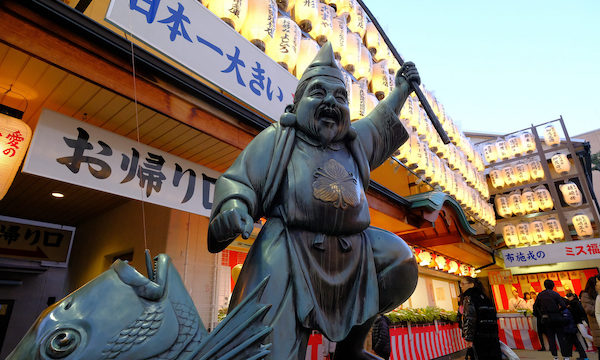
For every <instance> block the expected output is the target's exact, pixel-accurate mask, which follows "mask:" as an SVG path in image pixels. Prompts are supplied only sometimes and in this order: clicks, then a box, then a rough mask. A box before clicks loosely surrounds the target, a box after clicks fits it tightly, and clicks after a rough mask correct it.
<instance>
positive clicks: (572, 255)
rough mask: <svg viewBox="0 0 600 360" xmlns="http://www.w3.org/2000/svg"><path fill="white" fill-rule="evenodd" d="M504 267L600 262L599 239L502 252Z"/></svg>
mask: <svg viewBox="0 0 600 360" xmlns="http://www.w3.org/2000/svg"><path fill="white" fill-rule="evenodd" d="M502 257H503V258H504V265H505V266H506V267H515V266H531V265H546V264H556V263H561V262H568V261H581V260H600V239H590V240H577V241H565V242H560V243H556V244H550V245H538V246H531V247H521V248H515V249H506V250H502Z"/></svg>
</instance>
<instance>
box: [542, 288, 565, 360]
mask: <svg viewBox="0 0 600 360" xmlns="http://www.w3.org/2000/svg"><path fill="white" fill-rule="evenodd" d="M544 287H545V288H546V290H544V291H542V292H541V293H539V294H538V296H537V298H536V299H535V303H534V304H533V307H534V308H535V309H538V311H539V313H540V314H541V319H542V325H543V327H544V332H545V334H546V336H547V337H548V345H549V347H550V352H551V353H552V355H553V356H554V359H558V351H557V349H556V337H558V343H559V344H560V350H561V354H562V356H563V357H565V356H566V357H570V356H571V353H572V348H569V347H568V346H567V343H566V338H565V333H564V331H563V330H564V329H563V327H564V326H565V319H564V317H563V315H562V310H564V309H566V307H567V304H566V302H565V299H563V298H562V297H561V296H560V295H559V294H558V293H557V292H556V291H554V290H552V289H554V281H552V280H550V279H546V280H544Z"/></svg>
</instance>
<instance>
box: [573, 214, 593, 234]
mask: <svg viewBox="0 0 600 360" xmlns="http://www.w3.org/2000/svg"><path fill="white" fill-rule="evenodd" d="M572 221H573V227H574V228H575V231H576V232H577V236H579V237H580V238H583V239H586V238H590V237H592V236H594V229H593V228H592V223H591V222H590V218H589V217H588V216H587V215H585V214H582V213H578V214H577V215H575V216H573V218H572Z"/></svg>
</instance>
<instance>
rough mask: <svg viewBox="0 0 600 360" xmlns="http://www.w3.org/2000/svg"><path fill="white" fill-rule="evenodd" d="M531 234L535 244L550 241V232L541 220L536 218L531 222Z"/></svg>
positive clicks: (532, 241)
mask: <svg viewBox="0 0 600 360" xmlns="http://www.w3.org/2000/svg"><path fill="white" fill-rule="evenodd" d="M529 235H530V238H531V243H532V244H534V245H538V244H543V243H546V242H547V241H548V234H547V233H546V229H544V223H543V222H542V221H541V220H534V221H532V222H531V223H530V224H529Z"/></svg>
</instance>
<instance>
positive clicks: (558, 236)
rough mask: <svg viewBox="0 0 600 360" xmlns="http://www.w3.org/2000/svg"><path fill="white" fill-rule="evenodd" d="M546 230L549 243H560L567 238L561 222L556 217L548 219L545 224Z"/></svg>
mask: <svg viewBox="0 0 600 360" xmlns="http://www.w3.org/2000/svg"><path fill="white" fill-rule="evenodd" d="M544 228H545V229H546V233H547V234H548V240H549V241H553V242H555V241H560V240H562V239H564V237H565V234H564V233H563V230H562V227H561V226H560V222H559V221H558V220H557V219H556V218H555V217H550V218H548V219H547V220H546V221H545V222H544Z"/></svg>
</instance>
